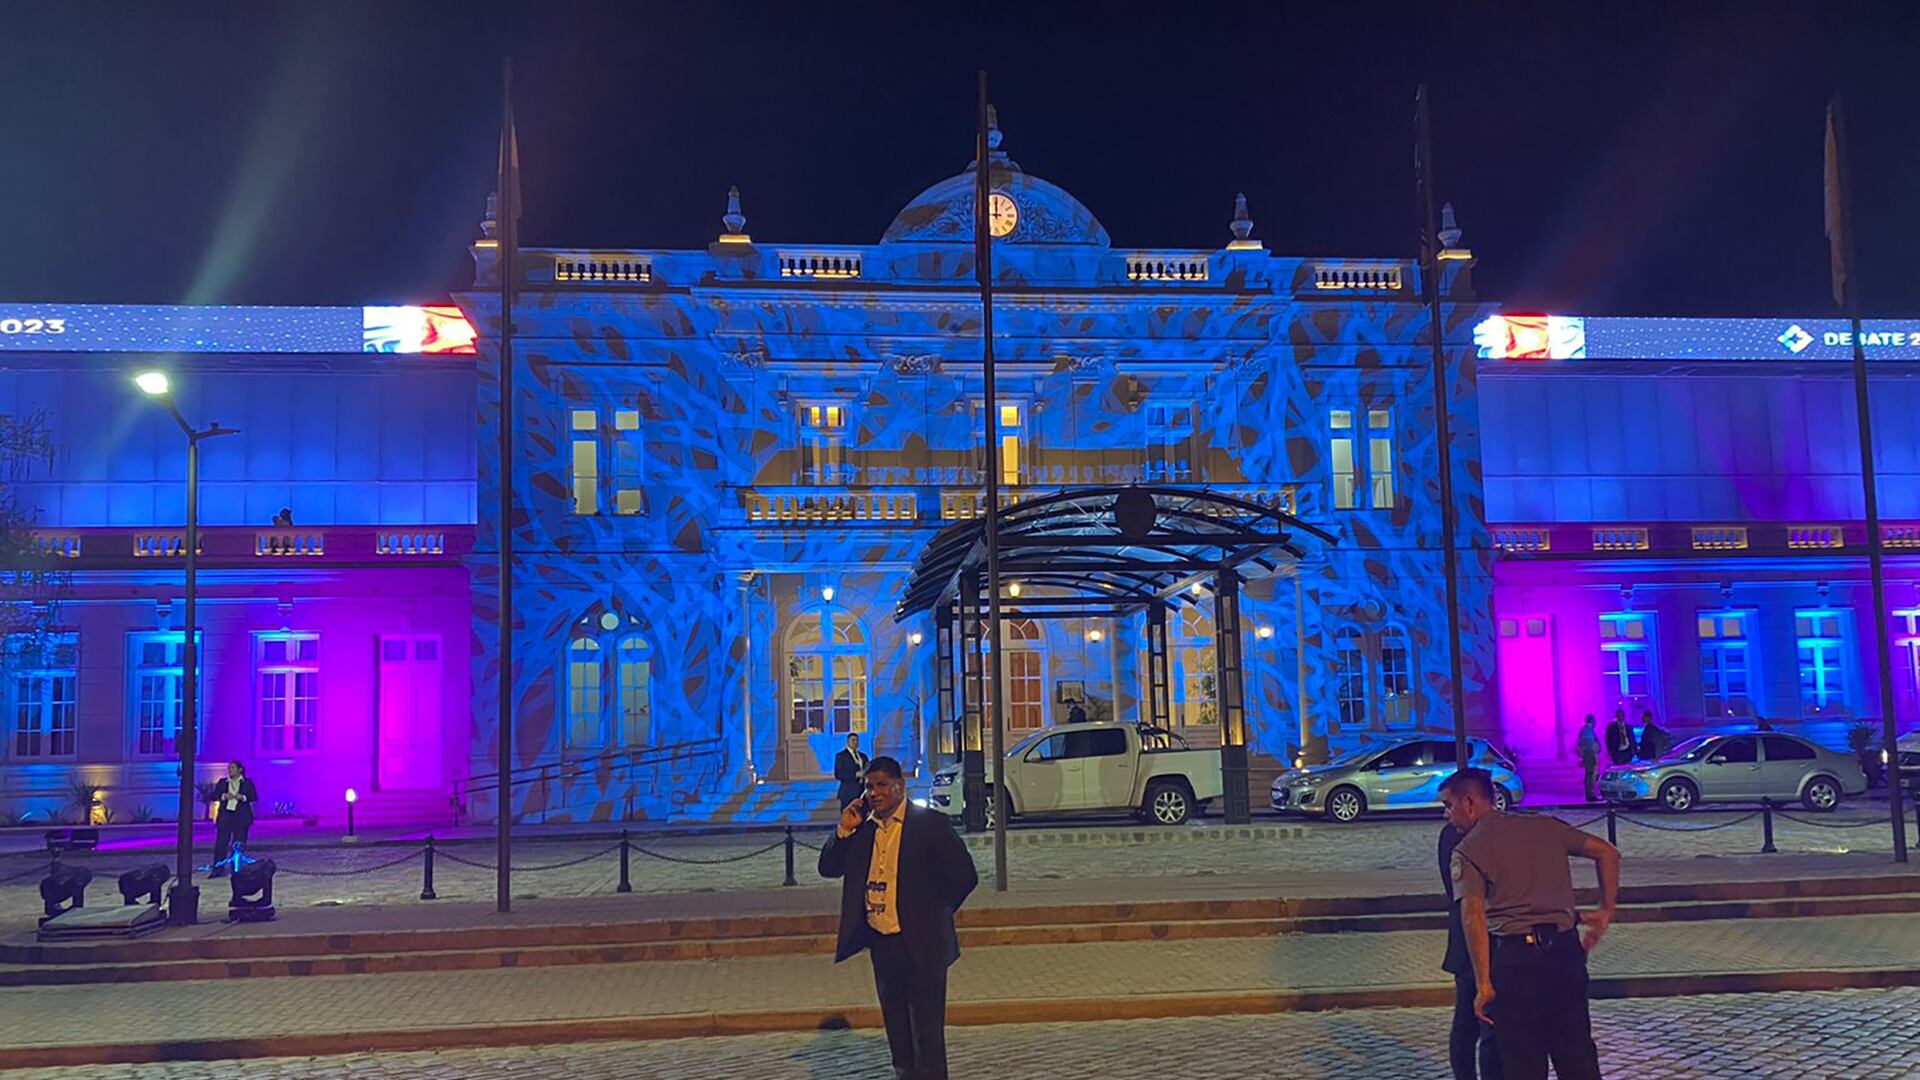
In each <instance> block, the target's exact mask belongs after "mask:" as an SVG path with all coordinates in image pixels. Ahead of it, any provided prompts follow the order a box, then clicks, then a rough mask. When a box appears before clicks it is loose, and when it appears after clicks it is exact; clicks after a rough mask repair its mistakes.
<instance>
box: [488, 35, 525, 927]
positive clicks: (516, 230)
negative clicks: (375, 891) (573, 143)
mask: <svg viewBox="0 0 1920 1080" xmlns="http://www.w3.org/2000/svg"><path fill="white" fill-rule="evenodd" d="M501 102H502V104H501V119H500V177H499V187H498V189H497V190H498V191H499V192H500V199H499V213H498V216H499V240H500V258H499V261H498V262H497V263H496V264H495V265H496V266H498V267H499V273H500V467H499V468H498V470H496V472H497V475H498V480H499V484H500V628H499V636H500V650H499V651H500V667H499V680H500V705H499V723H498V724H497V725H496V726H497V728H498V737H499V740H500V762H499V769H500V786H499V789H498V792H497V797H496V800H495V801H496V804H497V805H496V807H495V815H494V816H495V818H496V831H495V837H496V848H497V850H496V852H495V856H494V865H495V871H494V893H495V898H494V907H495V909H496V910H498V911H500V912H501V913H502V914H504V913H506V912H508V911H511V910H513V294H514V287H515V286H516V285H517V284H518V282H517V281H515V278H516V277H517V276H518V274H519V268H518V267H517V266H515V262H516V259H515V256H516V255H517V254H518V253H519V249H520V140H519V137H518V135H517V134H516V133H515V131H514V128H513V60H512V58H508V59H507V60H506V61H505V63H504V67H503V71H502V87H501Z"/></svg>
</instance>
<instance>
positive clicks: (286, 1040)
mask: <svg viewBox="0 0 1920 1080" xmlns="http://www.w3.org/2000/svg"><path fill="white" fill-rule="evenodd" d="M1900 986H1920V969H1905V968H1893V969H1881V968H1875V969H1841V970H1832V971H1773V972H1723V973H1715V974H1686V975H1681V974H1667V975H1660V974H1654V975H1622V976H1608V977H1600V978H1595V979H1594V980H1592V983H1591V987H1592V989H1591V994H1592V996H1593V997H1595V998H1602V999H1612V998H1652V997H1676V996H1689V995H1695V994H1748V993H1777V992H1786V991H1801V992H1804V991H1818V990H1879V989H1888V988H1891V987H1900ZM1452 1001H1453V988H1452V986H1450V985H1444V984H1438V983H1421V984H1407V985H1398V986H1378V987H1365V988H1354V989H1338V988H1330V989H1325V990H1286V991H1279V990H1249V991H1233V992H1226V993H1206V992H1200V993H1191V994H1164V995H1137V996H1121V997H1105V998H1054V999H1045V1000H1026V1001H975V1002H953V1003H950V1004H949V1005H948V1007H947V1023H948V1024H949V1025H954V1026H967V1027H977V1026H985V1025H993V1024H1016V1023H1078V1022H1086V1021H1095V1020H1148V1019H1172V1018H1180V1017H1192V1016H1222V1015H1262V1014H1271V1013H1285V1012H1321V1011H1326V1010H1332V1009H1385V1008H1418V1007H1437V1006H1445V1005H1448V1004H1450V1003H1451V1002H1452ZM842 1026H851V1027H855V1028H861V1029H867V1030H873V1029H877V1028H879V1027H880V1010H879V1008H878V1007H877V1006H872V1005H862V1006H858V1007H855V1008H851V1009H837V1010H828V1011H821V1010H803V1009H783V1010H766V1011H753V1012H736V1013H682V1014H677V1015H668V1016H635V1017H596V1018H592V1019H582V1020H544V1021H530V1022H527V1023H521V1024H458V1025H447V1026H441V1027H423V1028H406V1029H400V1030H394V1031H375V1032H316V1033H309V1034H292V1035H277V1036H274V1037H272V1038H270V1039H260V1038H232V1039H193V1040H178V1041H155V1042H139V1043H96V1044H84V1045H71V1046H15V1047H0V1069H28V1068H51V1067H58V1066H71V1065H122V1064H145V1063H150V1062H160V1061H215V1060H226V1059H242V1058H267V1057H323V1056H329V1055H335V1054H349V1053H365V1052H372V1051H387V1052H394V1051H407V1050H448V1049H460V1048H485V1047H504V1046H536V1045H542V1044H548V1043H564V1042H587V1041H613V1040H619V1041H652V1040H661V1039H686V1038H701V1037H713V1036H728V1035H753V1034H765V1033H771V1032H793V1031H815V1030H820V1029H824V1028H833V1027H842Z"/></svg>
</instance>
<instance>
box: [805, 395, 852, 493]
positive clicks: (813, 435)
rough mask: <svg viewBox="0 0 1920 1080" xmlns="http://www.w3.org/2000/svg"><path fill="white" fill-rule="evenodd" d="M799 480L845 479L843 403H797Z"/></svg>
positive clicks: (825, 481)
mask: <svg viewBox="0 0 1920 1080" xmlns="http://www.w3.org/2000/svg"><path fill="white" fill-rule="evenodd" d="M800 480H801V482H802V483H808V484H845V483H848V482H849V477H848V476H847V407H846V406H845V405H804V406H802V407H801V409H800Z"/></svg>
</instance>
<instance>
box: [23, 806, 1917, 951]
mask: <svg viewBox="0 0 1920 1080" xmlns="http://www.w3.org/2000/svg"><path fill="white" fill-rule="evenodd" d="M1876 805H1877V806H1878V810H1877V811H1876V810H1875V809H1874V807H1875V806H1876ZM1563 816H1565V817H1566V818H1567V820H1570V821H1574V822H1576V823H1581V824H1583V825H1584V826H1585V827H1586V828H1587V829H1588V830H1589V831H1591V832H1594V833H1596V834H1598V835H1605V831H1606V824H1605V820H1604V817H1603V816H1602V815H1601V814H1600V812H1599V811H1573V812H1567V813H1566V814H1564V815H1563ZM1795 816H1796V818H1798V819H1799V820H1793V819H1789V818H1787V817H1786V816H1784V815H1782V816H1779V817H1777V818H1776V821H1775V829H1774V836H1775V844H1776V846H1777V847H1778V848H1779V850H1780V851H1781V852H1783V853H1802V854H1822V853H1824V854H1834V853H1844V852H1890V851H1891V850H1892V845H1893V840H1892V836H1891V831H1890V829H1889V827H1888V825H1887V820H1886V816H1885V806H1884V804H1862V805H1861V806H1859V807H1857V808H1852V809H1849V810H1847V811H1845V812H1842V813H1836V814H1829V815H1798V814H1796V815H1795ZM1283 822H1284V823H1286V824H1289V825H1292V826H1294V828H1292V829H1290V830H1288V833H1287V835H1286V836H1285V837H1284V838H1274V837H1272V836H1266V835H1257V836H1251V837H1246V838H1231V839H1220V838H1217V837H1214V836H1212V835H1211V834H1210V832H1209V830H1210V828H1211V826H1210V825H1207V824H1201V825H1196V826H1191V827H1188V828H1186V829H1180V830H1161V829H1156V828H1153V827H1138V828H1120V829H1087V830H1077V829H1060V830H1045V832H1048V833H1051V834H1056V835H1058V836H1060V837H1062V838H1067V839H1071V840H1074V841H1080V840H1084V839H1087V838H1091V837H1094V836H1095V835H1096V834H1099V835H1100V836H1101V838H1102V840H1103V842H1098V843H1082V842H1069V843H1056V844H1040V843H1032V842H1026V841H1024V840H1023V841H1022V842H1016V843H1012V844H1010V845H1009V848H1008V857H1007V861H1008V867H1009V874H1010V875H1011V876H1012V877H1015V878H1022V879H1030V880H1031V879H1043V880H1044V879H1070V878H1122V877H1146V876H1151V877H1183V876H1187V877H1190V876H1202V875H1213V874H1219V873H1224V872H1232V873H1261V872H1281V873H1284V872H1324V871H1350V870H1363V871H1364V870H1405V869H1415V870H1420V871H1422V872H1424V871H1425V869H1426V868H1427V867H1428V866H1429V865H1431V863H1432V861H1433V841H1434V830H1435V829H1436V828H1437V827H1438V820H1437V817H1433V816H1424V815H1423V816H1419V817H1412V818H1407V817H1402V818H1396V819H1383V820H1376V821H1363V822H1359V823H1356V824H1353V825H1345V826H1342V825H1334V824H1331V823H1327V822H1322V821H1317V820H1313V821H1309V820H1299V819H1282V818H1276V817H1273V816H1271V815H1263V816H1262V817H1260V818H1257V819H1256V824H1263V825H1274V824H1278V823H1283ZM1260 831H1262V832H1266V833H1271V832H1273V831H1274V830H1271V829H1267V830H1260ZM1618 831H1619V841H1620V848H1621V850H1622V852H1623V853H1624V854H1625V855H1627V856H1628V858H1629V860H1631V859H1632V858H1634V857H1652V858H1673V857H1695V856H1721V857H1725V856H1731V855H1742V854H1752V853H1755V852H1758V851H1759V850H1760V846H1761V822H1760V819H1759V817H1758V816H1757V814H1756V815H1751V816H1750V815H1749V814H1748V812H1747V811H1738V812H1734V813H1723V812H1713V813H1696V814H1690V815H1671V814H1661V813H1655V812H1651V811H1649V812H1635V813H1634V814H1632V815H1630V816H1623V817H1622V818H1621V819H1620V822H1619V825H1618ZM1170 833H1171V834H1177V835H1178V837H1179V838H1177V839H1176V838H1173V837H1170V836H1169V834H1170ZM823 834H824V830H812V831H808V832H796V836H797V837H799V838H800V839H801V840H803V841H810V842H815V843H817V842H819V841H820V840H821V839H822V838H823ZM1187 834H1192V835H1193V836H1194V837H1196V838H1193V839H1188V838H1187ZM1016 835H1017V836H1020V837H1026V836H1027V834H1026V833H1024V832H1022V833H1019V834H1016ZM1133 837H1139V838H1140V839H1139V840H1138V841H1135V840H1132V839H1130V838H1133ZM635 843H636V845H637V850H636V851H635V852H634V853H633V855H632V883H633V887H634V889H635V890H636V891H640V892H676V891H687V890H695V889H706V890H729V889H747V888H764V887H767V886H777V885H779V884H780V882H781V879H782V878H783V877H784V876H785V860H784V857H783V852H782V851H781V850H780V836H779V835H778V834H777V833H776V834H766V833H756V834H747V835H733V836H708V837H671V836H647V837H643V838H636V840H635ZM612 848H613V841H610V840H607V839H595V840H585V841H580V840H566V841H540V842H529V843H523V844H521V845H519V846H517V847H516V848H515V896H516V897H520V898H532V897H536V896H538V897H562V896H592V895H603V894H611V893H612V892H613V891H614V887H615V885H616V884H617V883H618V881H619V858H618V855H617V853H616V852H615V851H613V850H612ZM419 852H420V849H419V848H417V847H410V846H402V847H391V846H366V847H339V846H335V847H320V848H304V849H296V850H284V851H269V852H266V854H268V855H270V856H271V857H272V858H273V859H275V861H276V862H277V863H278V864H279V866H280V873H281V877H280V880H279V883H278V884H279V887H280V890H281V891H282V892H283V893H284V894H285V896H284V899H282V900H281V903H280V906H281V908H282V910H286V909H288V908H291V907H299V906H302V905H314V904H322V905H336V904H369V903H391V902H396V901H415V900H417V899H418V897H419V894H420V885H421V858H420V854H419ZM656 856H665V858H660V857H656ZM206 857H210V856H206ZM41 858H44V856H41V857H29V856H25V855H18V854H16V855H9V856H5V857H0V882H4V881H5V879H7V878H8V877H9V876H10V875H14V874H23V875H24V876H22V877H21V878H20V879H19V880H17V881H15V882H12V883H7V884H0V932H5V931H9V930H16V929H24V928H26V927H28V926H30V925H31V921H30V918H29V916H30V915H32V914H34V913H36V911H37V909H38V907H39V897H38V893H37V891H36V890H37V888H38V885H39V879H40V875H39V873H38V872H36V871H34V869H33V868H34V867H36V866H37V865H39V861H40V859H41ZM66 858H67V861H70V862H73V863H76V864H79V865H84V866H88V867H90V868H92V869H93V870H94V871H95V874H96V875H97V880H96V883H95V884H94V886H93V895H94V896H95V897H105V898H106V899H107V901H108V902H112V901H113V900H115V899H117V897H115V896H114V892H113V889H114V883H113V880H112V879H113V878H114V877H117V876H118V874H119V873H120V872H121V871H123V870H127V869H132V868H133V867H135V866H144V865H148V864H150V863H154V862H166V861H169V856H168V854H167V853H166V852H157V853H156V852H141V853H132V852H112V851H109V852H85V853H73V854H71V855H70V856H67V857H66ZM492 858H493V846H492V845H491V844H490V843H462V844H448V845H442V847H441V848H440V851H439V857H438V858H437V860H436V863H435V872H434V885H435V891H436V892H437V893H438V894H439V896H440V897H441V898H442V899H446V900H460V899H468V900H490V899H491V898H492V897H493V892H494V884H493V880H494V879H493V871H492V869H491V866H492ZM974 859H975V861H976V862H977V863H978V864H979V866H980V868H981V871H982V875H983V877H985V876H986V875H987V874H988V873H990V871H991V869H992V865H993V853H992V850H991V849H990V848H989V847H985V846H982V847H979V848H976V849H974ZM671 860H683V861H671ZM813 860H814V854H813V852H812V851H811V850H809V849H807V848H805V847H801V848H799V849H798V851H797V852H796V859H795V864H796V866H795V869H796V875H797V876H798V877H799V878H800V879H801V880H802V881H803V882H804V881H807V880H811V879H814V872H813ZM474 864H478V865H474ZM1629 880H1631V878H1630V877H1629ZM210 895H216V896H223V895H224V893H222V892H220V891H218V890H216V891H215V892H214V893H212V894H210ZM95 902H96V903H99V902H101V901H100V900H98V899H96V900H95Z"/></svg>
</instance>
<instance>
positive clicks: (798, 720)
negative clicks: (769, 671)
mask: <svg viewBox="0 0 1920 1080" xmlns="http://www.w3.org/2000/svg"><path fill="white" fill-rule="evenodd" d="M822 659H823V658H822V657H821V656H820V655H819V654H817V653H803V654H798V655H794V656H789V657H788V658H787V687H788V692H789V693H790V694H791V695H792V701H793V721H792V728H793V730H792V733H793V734H795V735H806V734H809V733H818V732H823V731H825V730H827V679H826V672H825V670H824V669H823V668H822V666H821V660H822Z"/></svg>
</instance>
